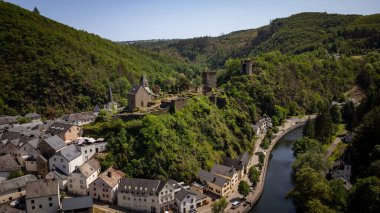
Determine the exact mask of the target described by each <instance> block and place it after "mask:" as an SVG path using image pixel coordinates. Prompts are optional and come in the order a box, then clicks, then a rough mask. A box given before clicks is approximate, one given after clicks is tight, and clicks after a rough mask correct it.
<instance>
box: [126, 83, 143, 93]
mask: <svg viewBox="0 0 380 213" xmlns="http://www.w3.org/2000/svg"><path fill="white" fill-rule="evenodd" d="M140 87H141V88H144V87H143V86H141V85H134V86H133V87H132V88H131V90H129V92H128V94H130V95H134V94H136V93H137V91H139V89H140Z"/></svg>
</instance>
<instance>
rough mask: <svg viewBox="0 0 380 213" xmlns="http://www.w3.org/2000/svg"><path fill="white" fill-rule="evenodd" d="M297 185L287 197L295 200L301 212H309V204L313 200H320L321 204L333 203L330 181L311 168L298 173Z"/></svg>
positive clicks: (305, 168)
mask: <svg viewBox="0 0 380 213" xmlns="http://www.w3.org/2000/svg"><path fill="white" fill-rule="evenodd" d="M295 183H296V185H295V187H294V188H293V190H292V191H290V192H289V193H288V195H287V197H291V198H293V199H294V201H295V203H296V205H297V206H298V207H299V208H300V209H301V210H303V211H305V210H307V209H308V208H307V206H308V204H307V203H308V202H309V201H311V200H319V201H320V202H321V203H329V202H330V201H331V198H332V190H331V188H330V186H329V183H328V181H327V180H326V178H325V177H324V176H323V175H322V174H321V173H319V172H317V171H315V170H314V169H312V168H310V167H304V168H301V169H300V170H299V171H298V172H297V173H296V180H295ZM309 206H310V203H309Z"/></svg>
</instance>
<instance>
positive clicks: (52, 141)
mask: <svg viewBox="0 0 380 213" xmlns="http://www.w3.org/2000/svg"><path fill="white" fill-rule="evenodd" d="M64 147H66V143H65V141H63V140H62V139H61V138H60V137H58V136H57V135H54V136H51V137H48V138H44V139H43V140H42V141H41V142H40V143H39V144H38V149H39V150H40V153H41V155H43V156H44V158H46V159H47V160H49V159H50V158H51V157H53V156H54V155H55V154H56V153H57V152H58V151H59V150H61V149H63V148H64Z"/></svg>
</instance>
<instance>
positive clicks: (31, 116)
mask: <svg viewBox="0 0 380 213" xmlns="http://www.w3.org/2000/svg"><path fill="white" fill-rule="evenodd" d="M24 117H25V118H27V119H30V120H31V121H32V122H36V121H40V120H41V115H40V114H37V113H28V114H26V115H25V116H24Z"/></svg>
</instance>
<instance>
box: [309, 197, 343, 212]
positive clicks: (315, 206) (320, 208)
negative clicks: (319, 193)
mask: <svg viewBox="0 0 380 213" xmlns="http://www.w3.org/2000/svg"><path fill="white" fill-rule="evenodd" d="M306 209H307V210H306V212H307V213H335V212H336V211H334V210H333V209H330V207H328V206H326V205H325V204H323V203H322V202H321V201H320V200H318V199H312V200H309V201H308V202H307V203H306Z"/></svg>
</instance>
